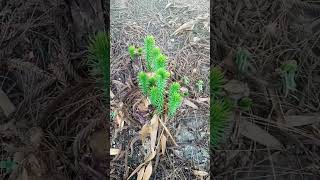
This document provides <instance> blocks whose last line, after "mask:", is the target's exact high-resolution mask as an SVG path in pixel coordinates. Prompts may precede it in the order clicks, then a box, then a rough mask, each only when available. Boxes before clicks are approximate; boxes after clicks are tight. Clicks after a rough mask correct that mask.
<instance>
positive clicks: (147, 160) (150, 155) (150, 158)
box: [144, 150, 157, 163]
mask: <svg viewBox="0 0 320 180" xmlns="http://www.w3.org/2000/svg"><path fill="white" fill-rule="evenodd" d="M156 154H157V152H156V151H155V150H151V152H150V154H149V155H148V156H147V158H146V159H145V160H144V162H145V163H147V162H149V161H151V160H152V159H153V158H154V157H155V156H156Z"/></svg>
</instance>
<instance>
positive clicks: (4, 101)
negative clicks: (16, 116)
mask: <svg viewBox="0 0 320 180" xmlns="http://www.w3.org/2000/svg"><path fill="white" fill-rule="evenodd" d="M0 107H1V109H2V110H3V112H4V115H6V116H7V117H8V116H9V115H10V114H11V113H13V112H14V111H15V110H16V107H15V106H14V104H13V103H12V102H11V100H10V99H9V97H8V96H7V95H6V93H5V92H3V91H2V89H0Z"/></svg>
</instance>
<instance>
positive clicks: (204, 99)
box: [197, 98, 210, 102]
mask: <svg viewBox="0 0 320 180" xmlns="http://www.w3.org/2000/svg"><path fill="white" fill-rule="evenodd" d="M197 101H198V102H210V98H198V99H197Z"/></svg>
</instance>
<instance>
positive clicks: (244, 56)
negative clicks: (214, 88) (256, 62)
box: [235, 49, 250, 75]
mask: <svg viewBox="0 0 320 180" xmlns="http://www.w3.org/2000/svg"><path fill="white" fill-rule="evenodd" d="M235 63H236V65H237V68H238V72H239V74H240V75H241V74H244V73H246V72H248V68H249V64H250V63H249V53H248V52H247V51H245V50H242V49H239V50H238V51H237V52H236V60H235Z"/></svg>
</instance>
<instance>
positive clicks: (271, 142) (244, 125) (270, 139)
mask: <svg viewBox="0 0 320 180" xmlns="http://www.w3.org/2000/svg"><path fill="white" fill-rule="evenodd" d="M239 131H240V133H241V134H242V135H243V136H245V137H247V138H249V139H251V140H253V141H256V142H258V143H260V144H263V145H265V146H267V147H270V148H274V149H283V145H282V144H281V143H280V142H279V141H278V140H277V139H276V138H275V137H274V136H272V135H271V134H269V133H268V132H267V131H265V130H263V129H261V128H260V127H259V126H257V125H256V124H253V123H251V122H249V121H247V120H245V119H242V120H241V122H240V124H239Z"/></svg>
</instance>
